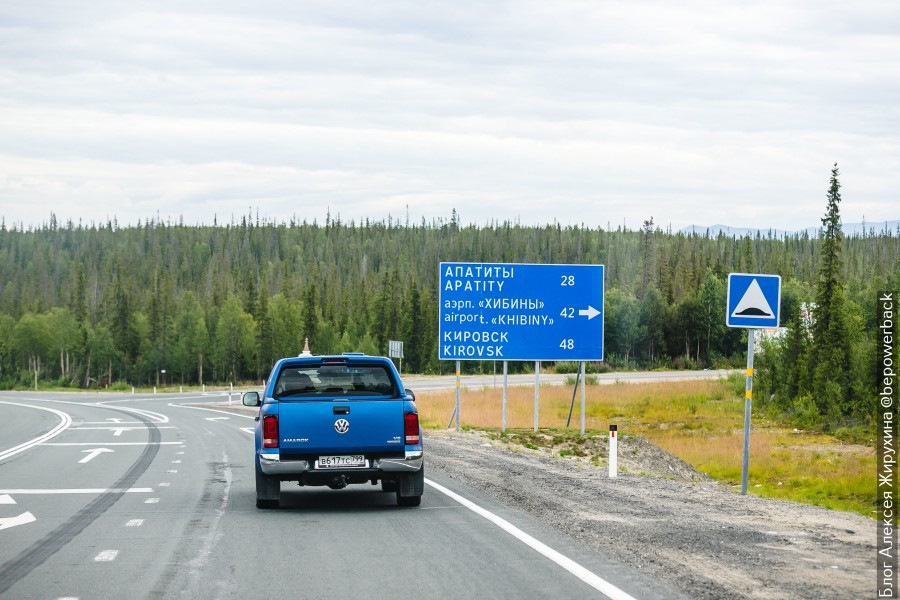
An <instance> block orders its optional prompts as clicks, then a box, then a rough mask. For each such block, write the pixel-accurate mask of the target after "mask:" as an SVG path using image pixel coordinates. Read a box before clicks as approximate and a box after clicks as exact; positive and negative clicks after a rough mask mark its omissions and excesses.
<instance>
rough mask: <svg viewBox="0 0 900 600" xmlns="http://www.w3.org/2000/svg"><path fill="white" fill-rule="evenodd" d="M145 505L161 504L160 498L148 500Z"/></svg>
mask: <svg viewBox="0 0 900 600" xmlns="http://www.w3.org/2000/svg"><path fill="white" fill-rule="evenodd" d="M144 504H159V498H147V499H146V500H144Z"/></svg>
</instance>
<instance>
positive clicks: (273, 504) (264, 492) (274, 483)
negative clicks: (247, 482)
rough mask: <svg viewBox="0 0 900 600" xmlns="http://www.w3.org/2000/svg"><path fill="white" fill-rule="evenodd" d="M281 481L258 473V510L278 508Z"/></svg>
mask: <svg viewBox="0 0 900 600" xmlns="http://www.w3.org/2000/svg"><path fill="white" fill-rule="evenodd" d="M280 499H281V481H279V480H278V479H277V478H275V477H272V476H270V475H264V474H263V473H260V472H259V471H256V508H278V501H279V500H280Z"/></svg>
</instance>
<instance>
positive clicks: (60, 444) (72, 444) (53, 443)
mask: <svg viewBox="0 0 900 600" xmlns="http://www.w3.org/2000/svg"><path fill="white" fill-rule="evenodd" d="M180 443H181V442H154V443H153V444H152V445H154V446H174V445H175V444H180ZM41 445H42V446H96V445H97V442H47V443H46V444H41ZM103 445H104V446H150V445H151V444H150V442H103Z"/></svg>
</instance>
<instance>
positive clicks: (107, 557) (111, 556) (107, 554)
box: [94, 550, 119, 562]
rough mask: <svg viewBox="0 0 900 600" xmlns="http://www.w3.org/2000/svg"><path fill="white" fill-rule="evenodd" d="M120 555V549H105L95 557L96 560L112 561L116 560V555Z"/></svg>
mask: <svg viewBox="0 0 900 600" xmlns="http://www.w3.org/2000/svg"><path fill="white" fill-rule="evenodd" d="M118 555H119V551H118V550H104V551H103V552H101V553H100V554H98V555H97V556H95V557H94V561H95V562H112V561H114V560H116V557H117V556H118Z"/></svg>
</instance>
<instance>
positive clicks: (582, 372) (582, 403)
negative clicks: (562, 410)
mask: <svg viewBox="0 0 900 600" xmlns="http://www.w3.org/2000/svg"><path fill="white" fill-rule="evenodd" d="M584 371H585V368H584V361H581V435H584V410H585V402H584V384H585V381H584Z"/></svg>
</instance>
